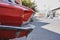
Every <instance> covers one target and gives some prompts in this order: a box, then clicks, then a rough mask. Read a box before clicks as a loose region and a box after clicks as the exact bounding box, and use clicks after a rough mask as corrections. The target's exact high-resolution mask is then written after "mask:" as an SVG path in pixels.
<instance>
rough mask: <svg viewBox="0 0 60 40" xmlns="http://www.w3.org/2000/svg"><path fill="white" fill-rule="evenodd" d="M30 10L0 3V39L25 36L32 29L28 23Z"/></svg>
mask: <svg viewBox="0 0 60 40" xmlns="http://www.w3.org/2000/svg"><path fill="white" fill-rule="evenodd" d="M32 14H33V11H32V9H30V8H28V7H25V6H16V5H10V4H7V3H0V39H3V40H7V39H14V38H18V37H23V36H27V35H28V34H29V33H30V32H31V31H32V30H33V29H34V26H33V25H32V24H27V25H24V23H25V24H26V23H29V21H30V18H31V16H32Z"/></svg>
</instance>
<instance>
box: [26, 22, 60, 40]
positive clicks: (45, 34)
mask: <svg viewBox="0 0 60 40" xmlns="http://www.w3.org/2000/svg"><path fill="white" fill-rule="evenodd" d="M31 24H33V25H35V26H36V27H35V29H34V30H33V31H32V32H31V33H30V34H29V36H28V38H27V40H60V34H58V33H56V32H53V31H50V30H47V29H44V28H42V26H45V25H48V24H49V23H45V22H32V23H31Z"/></svg>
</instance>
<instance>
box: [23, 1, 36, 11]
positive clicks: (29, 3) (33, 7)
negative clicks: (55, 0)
mask: <svg viewBox="0 0 60 40" xmlns="http://www.w3.org/2000/svg"><path fill="white" fill-rule="evenodd" d="M22 4H23V5H24V6H27V7H29V8H31V9H32V10H33V11H35V12H36V11H37V10H36V4H35V2H31V1H30V0H22Z"/></svg>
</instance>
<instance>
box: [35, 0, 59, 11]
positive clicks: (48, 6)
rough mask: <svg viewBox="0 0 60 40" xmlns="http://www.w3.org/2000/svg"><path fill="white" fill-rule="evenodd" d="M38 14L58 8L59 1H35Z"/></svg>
mask: <svg viewBox="0 0 60 40" xmlns="http://www.w3.org/2000/svg"><path fill="white" fill-rule="evenodd" d="M35 2H36V4H37V8H38V10H39V11H40V12H47V11H48V10H52V9H54V8H57V7H59V6H60V2H59V0H35Z"/></svg>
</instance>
